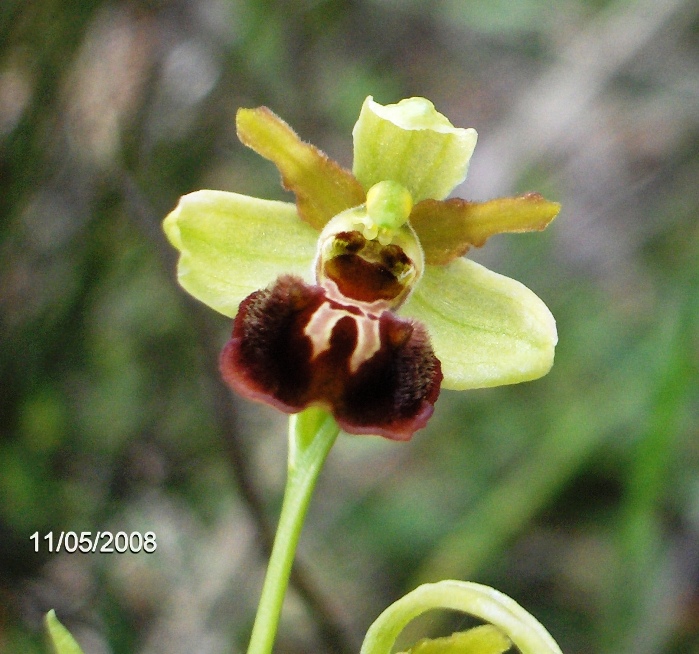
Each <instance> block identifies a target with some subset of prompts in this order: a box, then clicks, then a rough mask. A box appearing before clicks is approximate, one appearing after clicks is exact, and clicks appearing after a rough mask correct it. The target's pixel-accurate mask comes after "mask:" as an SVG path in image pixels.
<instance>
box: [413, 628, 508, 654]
mask: <svg viewBox="0 0 699 654" xmlns="http://www.w3.org/2000/svg"><path fill="white" fill-rule="evenodd" d="M511 647H512V641H511V640H510V639H509V638H508V637H507V636H505V634H503V633H502V632H501V631H500V630H499V629H496V628H495V627H493V626H492V625H489V624H483V625H481V626H480V627H474V628H473V629H469V630H468V631H459V632H457V633H455V634H452V635H451V636H445V637H444V638H423V639H422V640H419V641H418V642H417V643H415V644H414V645H413V646H412V647H411V648H410V649H409V650H408V651H407V652H405V653H404V654H503V653H504V652H506V651H507V650H509V649H511Z"/></svg>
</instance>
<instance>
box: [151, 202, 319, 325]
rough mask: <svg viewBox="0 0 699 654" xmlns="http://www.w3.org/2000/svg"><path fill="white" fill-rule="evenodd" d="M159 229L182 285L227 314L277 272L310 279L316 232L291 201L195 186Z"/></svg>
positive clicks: (273, 278)
mask: <svg viewBox="0 0 699 654" xmlns="http://www.w3.org/2000/svg"><path fill="white" fill-rule="evenodd" d="M163 229H164V230H165V233H166V234H167V237H168V239H169V240H170V242H171V243H172V245H174V246H175V247H176V248H177V249H178V250H179V251H180V260H179V264H178V267H177V275H178V279H179V282H180V284H181V285H182V286H183V287H184V288H185V290H187V291H188V292H189V293H191V294H192V295H193V296H194V297H195V298H197V299H198V300H201V301H202V302H204V303H205V304H207V305H208V306H210V307H211V308H213V309H215V310H216V311H219V312H221V313H223V314H224V315H226V316H231V317H232V316H234V315H235V314H236V313H237V311H238V305H239V304H240V302H241V300H243V299H244V298H245V297H247V296H248V295H249V294H250V293H252V292H253V291H256V290H258V289H260V288H264V287H265V286H267V285H268V284H270V283H271V282H273V281H274V280H275V279H276V278H277V277H278V276H279V275H281V274H285V273H286V274H295V275H299V276H300V277H303V278H304V279H305V280H306V281H308V282H310V281H312V279H313V274H312V273H313V271H312V262H313V259H314V257H315V249H316V239H317V237H318V234H317V232H316V231H315V230H314V229H313V228H312V227H310V226H309V225H307V224H306V223H304V222H302V221H301V220H299V218H298V215H297V213H296V207H295V206H294V205H293V204H290V203H287V202H276V201H272V200H260V199H257V198H251V197H248V196H246V195H238V194H237V193H227V192H225V191H197V192H196V193H190V194H189V195H184V196H183V197H182V198H180V201H179V204H178V205H177V207H176V208H175V209H174V210H173V211H172V212H171V213H170V214H169V215H168V216H167V217H166V218H165V221H164V222H163Z"/></svg>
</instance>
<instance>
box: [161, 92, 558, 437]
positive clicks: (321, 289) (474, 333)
mask: <svg viewBox="0 0 699 654" xmlns="http://www.w3.org/2000/svg"><path fill="white" fill-rule="evenodd" d="M237 127H238V135H239V137H240V139H241V140H242V142H243V143H245V144H246V145H248V146H249V147H251V148H252V149H254V150H255V151H257V152H258V153H259V154H261V155H262V156H264V157H266V158H268V159H270V160H272V161H273V162H274V163H275V164H276V166H277V168H278V169H279V171H280V173H281V175H282V181H283V184H284V186H285V187H286V188H287V189H289V190H291V191H292V192H293V193H294V194H295V196H296V203H295V204H291V203H284V202H276V201H269V200H261V199H257V198H250V197H247V196H244V195H238V194H236V193H227V192H222V191H198V192H196V193H192V194H189V195H186V196H184V197H183V198H181V200H180V203H179V204H178V206H177V208H176V209H175V210H174V211H173V212H172V213H171V214H170V215H169V216H168V217H167V218H166V220H165V231H166V233H167V235H168V237H169V239H170V241H171V242H172V244H173V245H174V246H175V247H176V248H177V249H178V250H179V251H180V253H181V256H180V262H179V267H178V274H179V280H180V283H181V284H182V285H183V286H184V287H185V288H186V289H187V290H188V291H189V292H190V293H191V294H192V295H194V296H195V297H197V298H198V299H200V300H202V301H203V302H205V303H206V304H208V305H209V306H211V307H213V308H214V309H216V310H218V311H220V312H221V313H224V314H226V315H229V316H236V321H235V324H234V330H233V337H232V339H231V341H230V342H229V343H228V345H227V346H226V348H225V349H224V352H223V355H222V359H221V368H222V371H223V374H224V378H225V379H226V380H227V381H228V383H229V384H231V385H232V386H233V387H234V388H235V389H236V390H238V391H240V392H241V393H243V394H244V395H246V396H247V397H250V398H252V399H257V400H262V401H266V402H268V403H270V404H272V405H274V406H276V407H277V408H280V409H281V410H283V411H286V412H295V411H300V410H301V409H303V408H305V407H306V406H308V405H311V404H320V405H323V406H326V407H327V408H328V409H329V410H330V411H332V412H333V415H334V416H335V418H336V419H337V420H338V423H339V424H340V425H341V426H342V427H343V429H345V430H346V431H349V432H353V433H378V434H381V435H383V436H386V437H389V438H394V439H399V440H404V439H407V438H410V436H411V435H412V433H413V432H414V431H415V430H416V429H418V428H420V427H422V426H424V424H425V423H426V421H427V419H428V418H429V416H430V415H431V413H432V408H433V405H434V402H435V401H436V399H437V396H438V394H439V388H440V382H441V386H443V387H444V388H451V389H468V388H477V387H484V386H496V385H499V384H509V383H516V382H521V381H526V380H530V379H535V378H537V377H539V376H541V375H543V374H545V373H546V372H547V371H548V370H549V368H550V367H551V364H552V362H553V353H554V347H555V344H556V340H557V337H556V328H555V322H554V320H553V317H552V316H551V313H550V312H549V310H548V309H547V308H546V306H545V305H544V303H543V302H542V301H541V300H539V298H538V297H537V296H536V295H534V294H533V293H532V292H531V291H530V290H529V289H527V288H526V287H524V286H523V285H522V284H520V283H519V282H516V281H514V280H512V279H509V278H507V277H503V276H501V275H498V274H496V273H493V272H491V271H489V270H487V269H486V268H484V267H482V266H480V265H478V264H476V263H475V262H473V261H470V260H468V259H466V258H464V257H463V256H462V255H463V254H465V253H466V252H467V251H468V249H469V248H470V247H472V246H480V245H482V244H483V243H484V242H485V241H486V240H487V239H488V238H489V237H490V236H492V235H494V234H497V233H501V232H521V231H530V230H537V229H543V228H544V227H545V226H546V225H547V224H548V223H549V222H550V221H551V220H553V218H554V217H555V216H556V215H557V213H558V211H559V208H560V207H559V205H558V204H556V203H552V202H548V201H546V200H544V199H543V198H542V197H541V196H539V195H537V194H528V195H524V196H519V197H514V198H501V199H497V200H492V201H489V202H482V203H478V202H468V201H465V200H460V199H451V200H445V199H444V198H445V197H446V196H447V195H448V194H449V192H450V191H451V190H452V189H453V188H454V186H456V185H457V184H459V183H460V182H461V181H463V179H464V178H465V176H466V173H467V170H468V164H469V161H470V158H471V155H472V153H473V149H474V147H475V144H476V132H475V131H474V130H472V129H461V128H455V127H453V126H452V125H451V123H450V122H449V121H448V120H447V119H446V118H445V117H444V116H443V115H441V114H439V113H438V112H437V111H436V110H435V109H434V107H433V105H432V104H431V103H430V102H429V101H427V100H425V99H423V98H410V99H407V100H403V101H401V102H399V103H398V104H395V105H387V106H382V105H380V104H377V103H376V102H374V101H373V100H372V98H367V100H366V101H365V103H364V106H363V107H362V111H361V114H360V117H359V120H358V121H357V124H356V125H355V128H354V132H353V134H354V165H353V172H350V171H348V170H346V169H344V168H342V167H341V166H340V165H339V164H337V163H336V162H334V161H332V160H331V159H329V158H328V157H327V156H326V155H324V154H323V153H322V152H320V151H319V150H318V149H317V148H315V147H314V146H312V145H309V144H307V143H304V142H302V141H301V140H300V139H299V137H298V136H297V135H296V133H295V132H294V131H293V130H292V129H291V128H290V127H289V126H288V125H287V124H286V123H284V122H283V121H282V120H281V119H280V118H278V117H277V116H276V115H274V114H273V113H272V112H271V111H269V110H268V109H266V108H264V107H263V108H259V109H241V110H240V111H239V112H238V115H237ZM442 376H443V379H442Z"/></svg>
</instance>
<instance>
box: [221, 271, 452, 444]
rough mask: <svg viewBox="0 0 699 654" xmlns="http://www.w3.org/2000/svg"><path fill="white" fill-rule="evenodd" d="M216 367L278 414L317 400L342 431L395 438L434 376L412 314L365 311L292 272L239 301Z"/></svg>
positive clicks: (433, 386) (420, 406)
mask: <svg viewBox="0 0 699 654" xmlns="http://www.w3.org/2000/svg"><path fill="white" fill-rule="evenodd" d="M220 366H221V372H222V375H223V378H224V380H225V381H226V382H227V383H228V384H229V385H230V386H231V387H232V388H233V389H234V390H236V391H237V392H239V393H240V394H241V395H243V396H245V397H247V398H249V399H252V400H256V401H260V402H265V403H267V404H270V405H272V406H274V407H275V408H277V409H279V410H281V411H284V412H286V413H295V412H298V411H301V410H302V409H304V408H306V407H308V406H311V405H320V406H324V407H326V408H327V409H328V410H329V411H331V412H332V414H333V415H334V417H335V419H336V420H337V422H338V424H339V425H340V427H341V428H342V429H344V430H345V431H347V432H350V433H354V434H378V435H381V436H385V437H386V438H390V439H394V440H408V439H409V438H410V437H411V436H412V434H413V433H414V432H415V431H416V430H417V429H420V428H422V427H424V426H425V424H426V423H427V420H428V419H429V417H430V416H431V415H432V412H433V410H434V403H435V402H436V400H437V398H438V397H439V391H440V385H441V381H442V372H441V366H440V363H439V360H438V359H437V358H436V356H435V355H434V352H433V350H432V347H431V345H430V342H429V338H428V335H427V331H426V329H425V327H424V326H423V325H422V324H421V323H419V322H416V321H411V320H405V319H403V318H399V317H398V316H396V315H395V314H393V313H392V312H390V311H384V312H382V313H381V314H380V315H378V316H374V315H367V314H366V313H364V312H363V311H362V310H360V309H358V308H357V307H356V306H355V305H354V304H352V302H351V300H348V302H347V303H346V304H344V303H342V302H338V301H336V300H334V299H329V298H328V297H327V294H326V291H325V289H323V288H322V287H320V286H313V285H309V284H306V283H305V282H304V281H303V280H301V279H300V278H297V277H292V276H283V277H280V278H279V279H278V280H277V281H276V282H275V283H274V284H273V285H271V286H270V287H269V288H266V289H263V290H261V291H256V292H255V293H252V294H251V295H250V296H248V297H247V298H246V299H245V300H244V301H243V302H242V303H241V305H240V309H239V311H238V315H237V316H236V318H235V322H234V325H233V334H232V337H231V340H230V341H229V342H228V343H227V344H226V346H225V347H224V349H223V352H222V353H221V358H220Z"/></svg>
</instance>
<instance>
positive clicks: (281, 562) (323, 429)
mask: <svg viewBox="0 0 699 654" xmlns="http://www.w3.org/2000/svg"><path fill="white" fill-rule="evenodd" d="M339 432H340V429H339V427H338V426H337V424H336V423H335V420H334V419H333V418H332V416H331V415H330V414H328V413H327V412H325V411H323V410H322V409H317V408H310V409H306V410H305V411H302V412H301V413H298V414H296V415H293V416H291V418H290V419H289V463H288V472H287V475H288V476H287V482H286V489H285V491H284V502H283V504H282V511H281V515H280V517H279V526H278V527H277V534H276V536H275V539H274V547H273V548H272V555H271V557H270V560H269V566H268V568H267V574H266V576H265V582H264V585H263V587H262V596H261V597H260V604H259V606H258V608H257V616H256V617H255V624H254V626H253V628H252V636H251V637H250V645H249V646H248V654H271V652H272V647H273V646H274V639H275V636H276V634H277V627H278V625H279V618H280V616H281V612H282V604H283V602H284V595H285V594H286V589H287V586H288V585H289V575H290V574H291V566H292V564H293V562H294V554H295V552H296V545H297V544H298V540H299V536H300V534H301V528H302V527H303V521H304V519H305V517H306V511H307V509H308V504H309V502H310V499H311V495H312V494H313V489H314V488H315V485H316V480H317V479H318V475H319V473H320V470H321V468H322V467H323V463H324V462H325V459H326V457H327V455H328V452H329V451H330V448H331V447H332V446H333V443H334V442H335V439H336V438H337V435H338V433H339Z"/></svg>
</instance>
